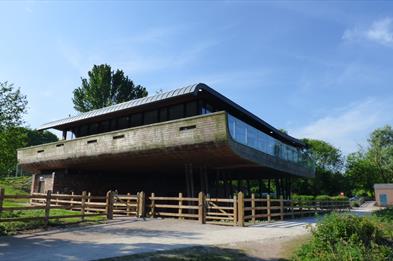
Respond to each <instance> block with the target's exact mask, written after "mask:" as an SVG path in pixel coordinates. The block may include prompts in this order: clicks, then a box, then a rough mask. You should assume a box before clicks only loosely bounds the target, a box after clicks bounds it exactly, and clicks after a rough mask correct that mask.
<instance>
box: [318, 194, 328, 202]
mask: <svg viewBox="0 0 393 261" xmlns="http://www.w3.org/2000/svg"><path fill="white" fill-rule="evenodd" d="M315 200H318V201H328V200H331V197H330V196H328V195H319V196H316V197H315Z"/></svg>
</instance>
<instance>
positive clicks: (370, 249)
mask: <svg viewBox="0 0 393 261" xmlns="http://www.w3.org/2000/svg"><path fill="white" fill-rule="evenodd" d="M311 232H312V239H311V241H310V242H309V243H307V244H305V245H303V246H302V247H301V248H300V249H299V250H298V251H297V252H296V255H295V256H294V258H293V259H294V260H337V261H338V260H340V261H341V260H376V261H378V260H389V258H393V255H392V249H391V246H389V245H390V242H388V241H387V240H386V239H385V238H384V237H383V231H382V227H381V226H380V224H377V223H376V222H374V221H373V220H371V219H369V218H366V217H357V216H353V215H340V214H335V213H333V214H330V215H328V216H326V217H325V218H324V219H323V220H322V221H321V222H319V223H318V224H317V225H316V227H315V228H314V229H312V231H311Z"/></svg>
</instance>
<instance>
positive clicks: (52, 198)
mask: <svg viewBox="0 0 393 261" xmlns="http://www.w3.org/2000/svg"><path fill="white" fill-rule="evenodd" d="M21 199H22V200H23V199H26V200H30V204H23V205H22V204H18V206H11V207H7V206H4V202H5V201H6V200H10V201H15V200H21ZM107 201H108V196H91V195H90V194H88V193H86V192H85V191H84V192H83V193H82V194H80V195H74V194H72V195H67V194H52V192H51V191H48V192H47V193H34V194H32V195H6V194H5V190H4V189H2V188H0V223H1V222H16V221H43V225H44V226H45V227H46V226H47V225H48V223H49V220H50V219H65V218H80V219H81V221H84V220H85V218H86V217H93V216H107V210H106V206H107ZM56 209H57V210H59V209H62V210H70V212H69V213H66V214H64V213H62V214H61V215H56V214H55V215H53V214H52V213H51V210H56ZM33 210H43V213H42V214H41V213H39V215H37V216H27V217H23V216H22V217H20V216H16V217H12V215H11V217H2V215H1V214H2V213H7V212H8V213H9V212H14V211H23V212H29V211H33ZM71 210H72V211H71ZM36 214H37V213H36ZM5 216H7V215H5Z"/></svg>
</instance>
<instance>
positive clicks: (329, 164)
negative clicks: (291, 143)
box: [303, 139, 344, 172]
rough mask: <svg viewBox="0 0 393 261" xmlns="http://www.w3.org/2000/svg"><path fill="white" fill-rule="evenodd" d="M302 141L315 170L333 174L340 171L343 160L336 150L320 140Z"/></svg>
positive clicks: (339, 152)
mask: <svg viewBox="0 0 393 261" xmlns="http://www.w3.org/2000/svg"><path fill="white" fill-rule="evenodd" d="M303 141H304V143H306V145H307V147H308V148H309V151H310V152H311V155H312V157H313V158H314V160H315V163H316V166H317V168H321V169H325V170H330V171H333V172H335V171H341V170H342V168H343V162H344V160H343V156H342V153H341V151H340V150H339V149H338V148H336V147H334V146H333V145H331V144H329V143H327V142H325V141H322V140H313V139H304V140H303Z"/></svg>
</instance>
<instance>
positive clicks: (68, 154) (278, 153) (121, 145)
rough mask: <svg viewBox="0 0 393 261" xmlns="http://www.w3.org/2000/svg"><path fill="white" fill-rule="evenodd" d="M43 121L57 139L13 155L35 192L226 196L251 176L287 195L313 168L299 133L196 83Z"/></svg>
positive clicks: (262, 189)
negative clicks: (59, 137) (58, 134)
mask: <svg viewBox="0 0 393 261" xmlns="http://www.w3.org/2000/svg"><path fill="white" fill-rule="evenodd" d="M45 129H56V130H60V131H62V132H63V139H62V140H61V141H58V142H54V143H49V144H44V145H39V146H34V147H28V148H23V149H20V150H18V162H19V165H20V166H21V167H22V168H23V169H25V170H28V171H30V172H32V173H34V174H33V185H32V191H35V192H37V191H41V192H44V191H45V190H53V191H60V192H70V191H74V192H80V191H82V190H88V191H91V192H92V193H104V192H106V191H107V190H110V189H112V190H114V189H116V190H118V191H119V192H122V191H124V192H129V191H135V192H136V191H141V190H143V191H145V192H155V193H161V194H165V195H175V194H177V193H179V192H183V193H184V194H185V195H190V196H191V195H193V196H194V195H195V194H196V193H197V192H199V191H204V192H206V193H207V194H209V195H212V196H230V195H232V194H233V193H235V192H236V191H240V190H242V191H244V192H246V193H249V192H250V186H253V187H255V184H257V187H258V191H257V193H260V194H262V193H270V192H272V191H273V190H274V191H275V193H276V194H280V195H284V196H285V197H289V196H290V186H291V184H290V183H291V182H290V181H291V179H293V178H296V177H307V178H312V177H314V173H315V167H314V163H313V161H312V159H311V158H310V156H309V155H308V153H307V148H306V147H305V144H304V143H303V142H302V141H300V140H297V139H295V138H293V137H291V136H289V135H287V134H285V133H283V132H281V131H279V130H277V129H276V128H274V127H273V126H271V125H269V124H268V123H266V122H265V121H263V120H262V119H260V118H258V117H257V116H255V115H254V114H252V113H250V112H249V111H247V110H246V109H244V108H242V107H240V106H239V105H237V104H236V103H234V102H232V101H231V100H229V99H228V98H226V97H224V96H223V95H221V94H220V93H218V92H216V91H215V90H214V89H212V88H210V87H208V86H207V85H205V84H202V83H200V84H195V85H191V86H187V87H184V88H180V89H176V90H173V91H170V92H166V93H162V94H158V95H155V96H149V97H145V98H141V99H137V100H132V101H129V102H125V103H121V104H117V105H113V106H110V107H106V108H102V109H98V110H94V111H90V112H87V113H82V114H80V115H77V116H74V117H68V118H65V119H62V120H58V121H54V122H50V123H47V124H44V125H43V126H41V127H40V130H45ZM250 184H251V185H250ZM273 188H275V189H273ZM254 192H255V191H254Z"/></svg>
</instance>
